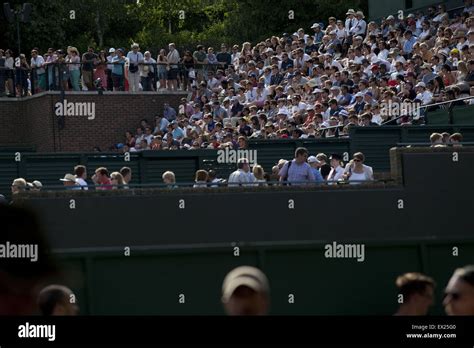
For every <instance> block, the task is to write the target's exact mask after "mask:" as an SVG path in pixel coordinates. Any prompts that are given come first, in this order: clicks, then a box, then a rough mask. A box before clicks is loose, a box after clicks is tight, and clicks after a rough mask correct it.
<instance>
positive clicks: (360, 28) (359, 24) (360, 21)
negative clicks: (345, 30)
mask: <svg viewBox="0 0 474 348" xmlns="http://www.w3.org/2000/svg"><path fill="white" fill-rule="evenodd" d="M364 18H365V16H364V13H363V12H362V11H357V12H356V19H357V20H356V22H355V24H354V26H353V27H352V28H351V29H350V30H349V34H350V35H354V36H357V35H362V36H364V35H365V30H366V29H367V23H366V22H365V21H364Z"/></svg>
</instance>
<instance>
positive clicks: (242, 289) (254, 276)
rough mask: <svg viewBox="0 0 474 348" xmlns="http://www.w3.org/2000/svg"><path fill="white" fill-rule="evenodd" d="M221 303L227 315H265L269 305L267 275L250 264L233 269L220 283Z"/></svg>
mask: <svg viewBox="0 0 474 348" xmlns="http://www.w3.org/2000/svg"><path fill="white" fill-rule="evenodd" d="M222 303H223V304H224V309H225V311H226V313H227V314H228V315H266V314H267V313H268V309H269V306H270V287H269V285H268V279H267V277H266V276H265V274H264V273H263V272H262V271H260V270H259V269H257V268H255V267H251V266H241V267H237V268H235V269H233V270H232V271H230V272H229V273H228V274H227V276H226V277H225V279H224V282H223V284H222Z"/></svg>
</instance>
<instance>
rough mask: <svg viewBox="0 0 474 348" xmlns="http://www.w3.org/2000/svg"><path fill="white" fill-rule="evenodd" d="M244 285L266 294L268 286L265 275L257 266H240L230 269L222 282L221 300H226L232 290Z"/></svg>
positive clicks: (230, 295) (268, 289) (268, 290)
mask: <svg viewBox="0 0 474 348" xmlns="http://www.w3.org/2000/svg"><path fill="white" fill-rule="evenodd" d="M240 286H246V287H248V288H250V289H252V290H254V291H255V292H258V293H265V294H268V293H269V292H270V287H269V285H268V279H267V277H266V275H265V274H264V273H263V272H262V271H260V270H259V269H258V268H255V267H252V266H240V267H237V268H235V269H233V270H232V271H230V272H229V273H228V274H227V275H226V277H225V278H224V282H223V283H222V301H223V302H228V301H229V299H230V298H231V297H232V294H233V293H234V291H235V290H236V289H237V288H238V287H240Z"/></svg>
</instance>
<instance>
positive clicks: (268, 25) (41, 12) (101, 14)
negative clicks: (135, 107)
mask: <svg viewBox="0 0 474 348" xmlns="http://www.w3.org/2000/svg"><path fill="white" fill-rule="evenodd" d="M10 3H11V6H12V7H15V6H20V5H21V4H22V3H23V1H22V0H14V1H10ZM366 7H367V0H321V1H314V0H293V1H284V0H272V1H268V0H263V1H255V0H140V1H139V3H138V4H137V2H136V0H112V1H104V0H82V1H77V0H62V1H59V0H51V1H37V2H33V13H32V21H31V23H28V24H23V23H22V24H21V37H22V51H23V52H28V50H30V49H31V48H32V47H35V46H36V47H39V48H40V50H42V51H44V50H45V49H47V48H48V47H55V48H60V47H61V48H66V47H67V46H69V45H73V46H76V47H78V49H79V50H80V51H81V52H84V50H85V49H86V47H87V45H89V44H93V45H94V46H95V47H97V48H98V49H99V48H105V47H125V48H126V49H128V48H129V46H130V44H131V43H132V42H138V43H140V45H141V46H142V47H143V48H146V49H149V50H151V51H152V53H153V55H154V56H155V55H156V54H157V52H158V50H159V49H160V48H164V47H167V44H168V43H169V42H175V43H176V45H177V46H178V48H179V49H180V50H182V49H184V48H187V49H190V50H194V48H195V46H196V45H197V44H203V45H205V46H214V48H215V49H216V50H218V49H219V47H220V44H221V43H222V42H225V43H227V44H228V45H231V44H235V43H237V44H241V43H242V42H244V41H250V42H252V43H256V42H258V41H261V40H262V39H265V38H267V37H270V36H272V35H277V36H280V35H281V34H282V33H283V32H288V33H292V32H294V31H296V30H297V29H298V28H300V27H302V28H304V29H306V30H307V31H308V32H310V29H309V27H310V26H311V24H312V23H314V22H323V23H327V18H328V17H330V16H335V17H338V18H344V17H345V12H346V11H347V9H348V8H354V9H356V10H357V9H362V10H364V12H365V13H366V14H367V8H366ZM70 11H74V15H75V19H71V18H70V17H71V12H70ZM290 11H294V12H290ZM293 15H294V18H293V17H292V16H293ZM183 16H184V18H183ZM0 32H3V33H5V34H4V38H3V40H4V41H3V42H0V44H1V46H0V47H2V46H3V47H2V48H6V47H9V48H12V49H16V47H17V39H16V27H15V25H12V24H7V23H5V21H0Z"/></svg>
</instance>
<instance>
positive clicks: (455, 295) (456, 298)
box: [444, 292, 461, 301]
mask: <svg viewBox="0 0 474 348" xmlns="http://www.w3.org/2000/svg"><path fill="white" fill-rule="evenodd" d="M448 296H451V298H452V299H453V301H457V300H459V299H460V298H461V294H460V293H459V292H445V293H444V298H446V297H448Z"/></svg>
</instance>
